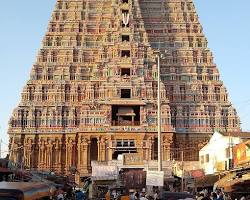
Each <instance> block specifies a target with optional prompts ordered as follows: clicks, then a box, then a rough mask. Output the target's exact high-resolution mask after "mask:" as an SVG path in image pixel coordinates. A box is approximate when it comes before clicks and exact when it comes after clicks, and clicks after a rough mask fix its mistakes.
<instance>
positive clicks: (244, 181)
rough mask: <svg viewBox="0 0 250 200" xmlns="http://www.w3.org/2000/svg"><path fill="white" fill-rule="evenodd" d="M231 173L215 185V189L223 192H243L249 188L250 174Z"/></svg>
mask: <svg viewBox="0 0 250 200" xmlns="http://www.w3.org/2000/svg"><path fill="white" fill-rule="evenodd" d="M241 173H242V172H237V173H236V172H232V173H229V174H227V175H226V176H225V177H223V178H222V179H220V180H218V181H217V182H216V183H215V187H216V188H223V189H224V191H225V192H233V191H240V190H242V189H243V190H245V189H246V188H247V187H250V172H245V173H244V172H243V174H241Z"/></svg>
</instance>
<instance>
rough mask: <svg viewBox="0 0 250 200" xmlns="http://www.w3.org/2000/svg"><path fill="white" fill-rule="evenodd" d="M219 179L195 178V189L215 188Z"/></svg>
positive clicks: (207, 176)
mask: <svg viewBox="0 0 250 200" xmlns="http://www.w3.org/2000/svg"><path fill="white" fill-rule="evenodd" d="M218 179H219V176H218V175H206V176H203V177H199V178H195V187H196V188H199V187H201V188H206V187H213V186H214V183H216V182H217V181H218Z"/></svg>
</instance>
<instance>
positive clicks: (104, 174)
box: [92, 165, 119, 180]
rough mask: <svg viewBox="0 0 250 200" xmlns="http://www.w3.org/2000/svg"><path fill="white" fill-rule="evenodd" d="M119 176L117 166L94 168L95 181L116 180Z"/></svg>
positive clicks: (93, 176)
mask: <svg viewBox="0 0 250 200" xmlns="http://www.w3.org/2000/svg"><path fill="white" fill-rule="evenodd" d="M118 174H119V172H118V168H117V166H107V165H100V166H93V167H92V178H93V180H115V179H117V177H118Z"/></svg>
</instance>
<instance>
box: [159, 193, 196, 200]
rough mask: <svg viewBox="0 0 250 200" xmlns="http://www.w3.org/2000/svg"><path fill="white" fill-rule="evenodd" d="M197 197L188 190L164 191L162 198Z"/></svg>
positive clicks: (164, 199) (163, 199)
mask: <svg viewBox="0 0 250 200" xmlns="http://www.w3.org/2000/svg"><path fill="white" fill-rule="evenodd" d="M179 199H195V196H194V195H192V194H190V193H187V192H166V191H164V192H162V200H179Z"/></svg>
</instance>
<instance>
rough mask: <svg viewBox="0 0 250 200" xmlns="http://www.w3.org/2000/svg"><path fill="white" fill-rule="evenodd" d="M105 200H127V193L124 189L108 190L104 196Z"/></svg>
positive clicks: (113, 188)
mask: <svg viewBox="0 0 250 200" xmlns="http://www.w3.org/2000/svg"><path fill="white" fill-rule="evenodd" d="M105 199H106V200H129V199H130V198H129V193H128V191H127V190H126V188H124V187H112V188H109V190H108V192H107V193H106V195H105Z"/></svg>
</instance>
